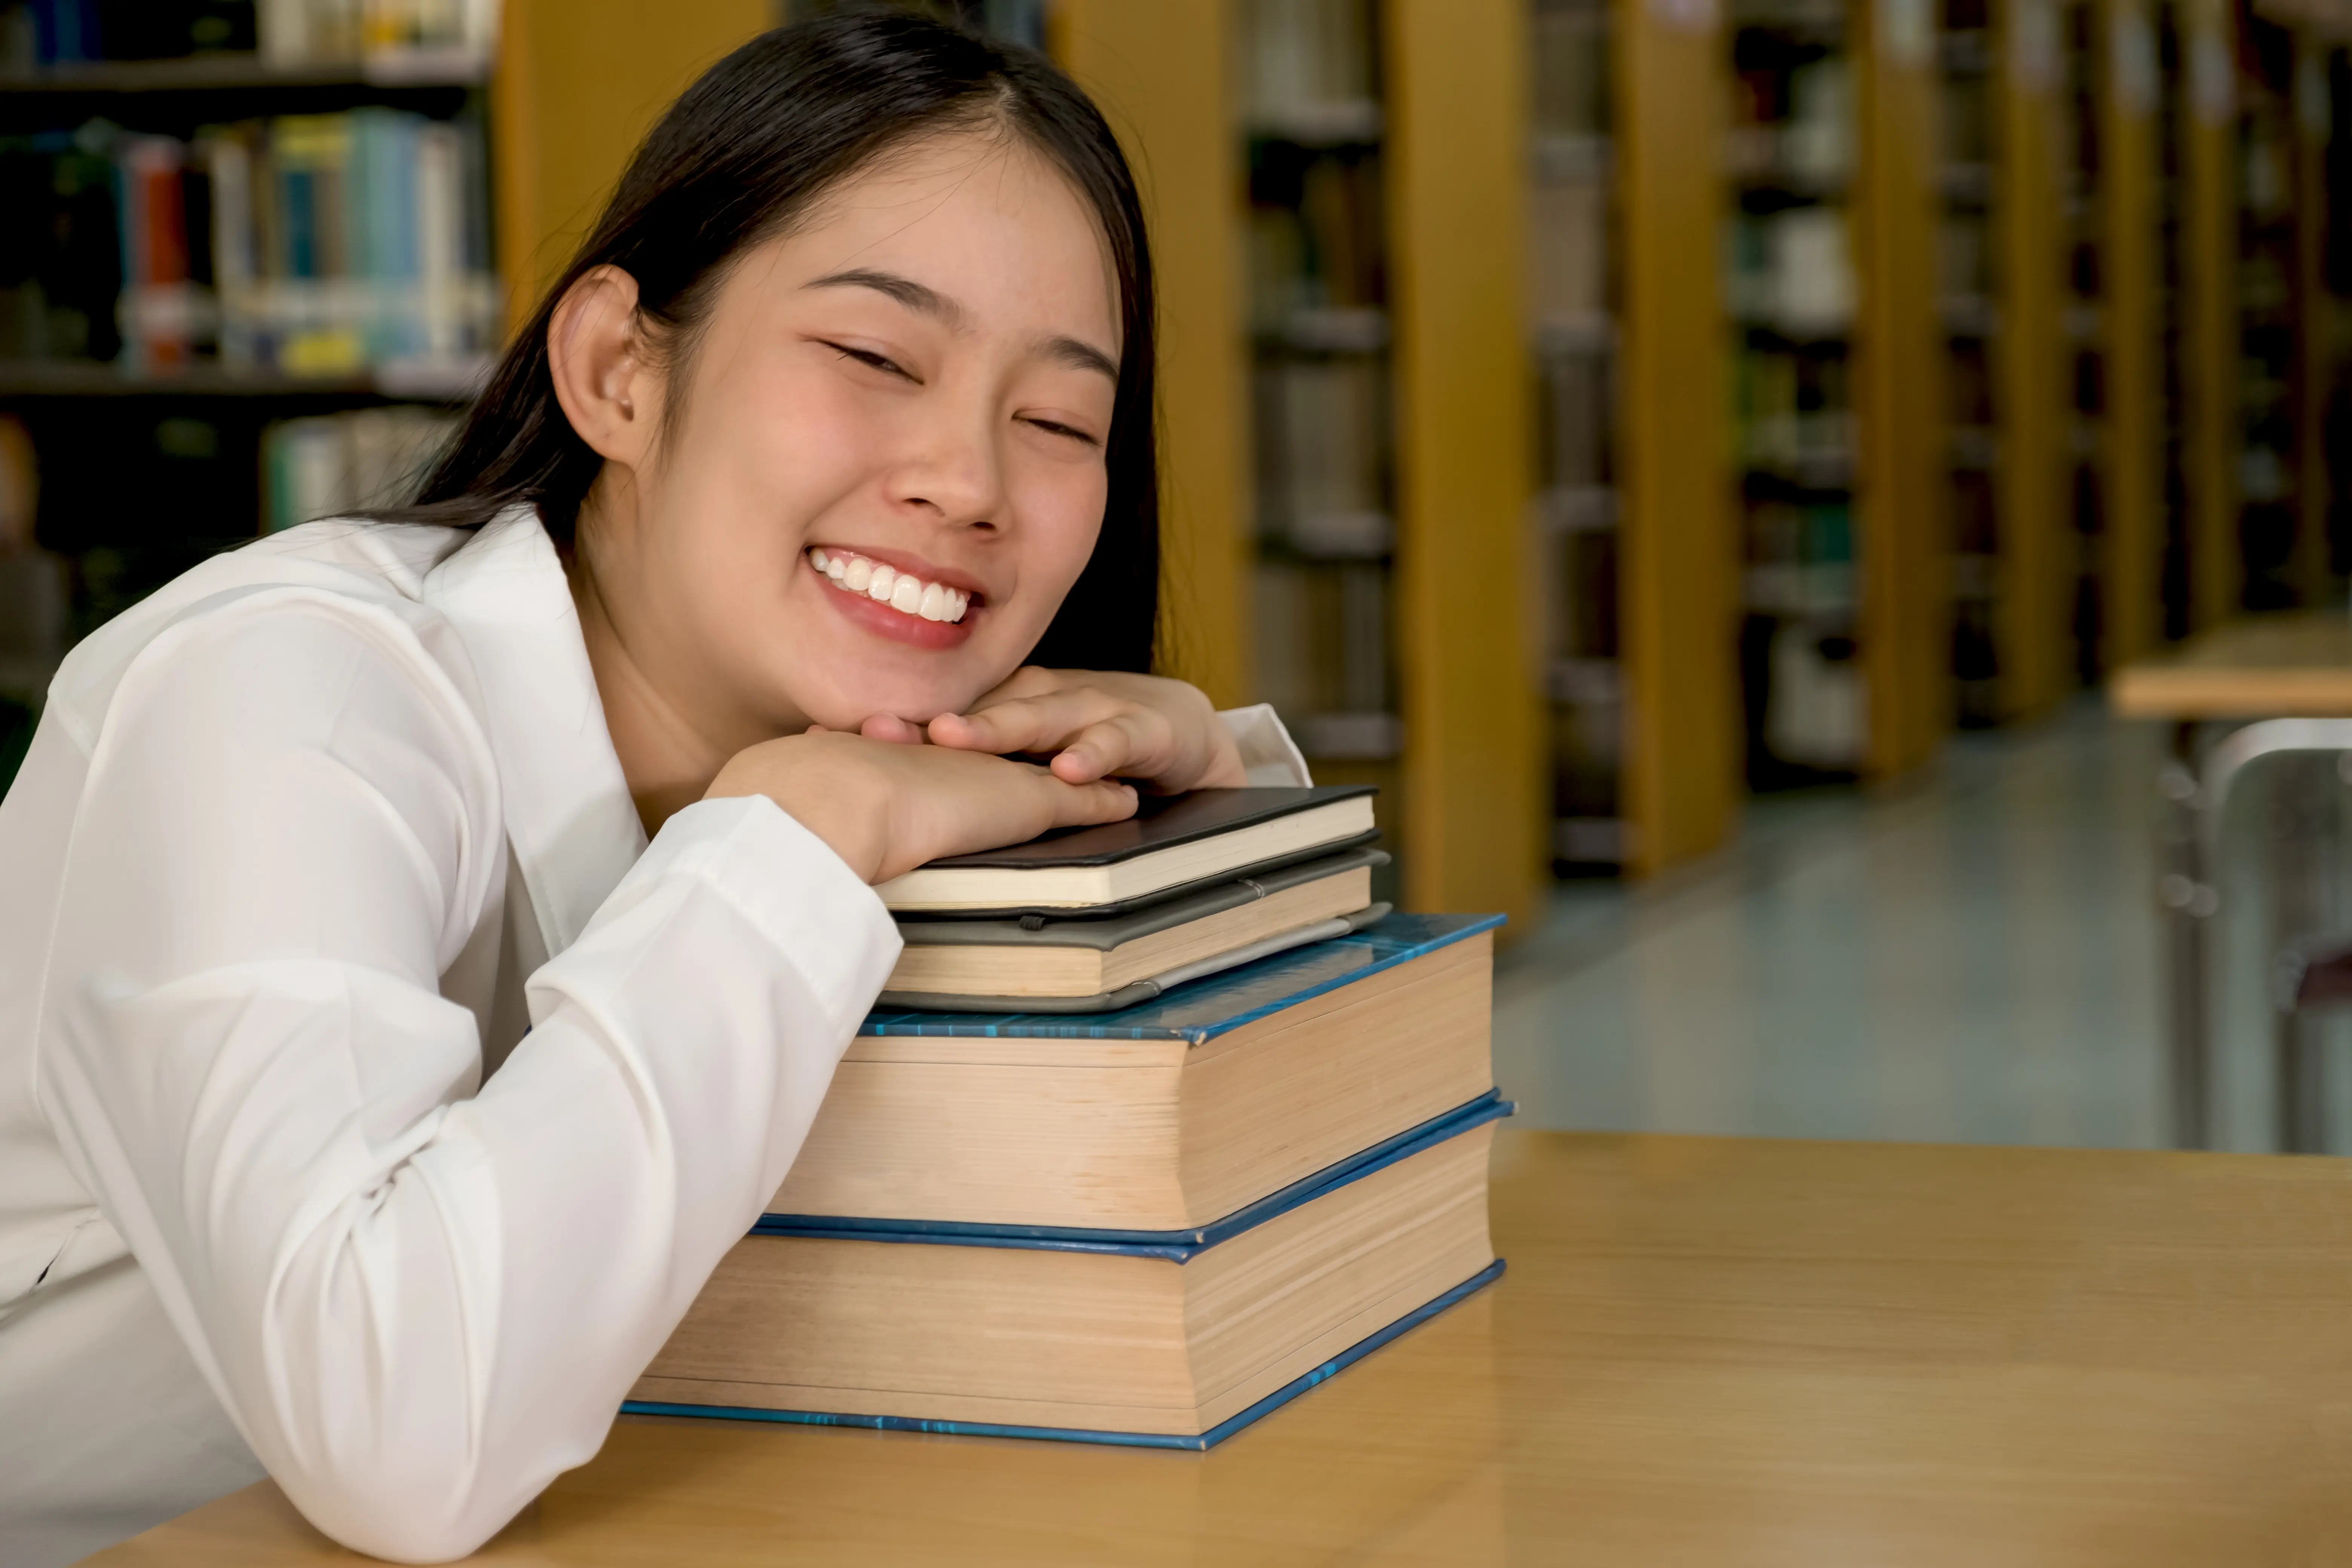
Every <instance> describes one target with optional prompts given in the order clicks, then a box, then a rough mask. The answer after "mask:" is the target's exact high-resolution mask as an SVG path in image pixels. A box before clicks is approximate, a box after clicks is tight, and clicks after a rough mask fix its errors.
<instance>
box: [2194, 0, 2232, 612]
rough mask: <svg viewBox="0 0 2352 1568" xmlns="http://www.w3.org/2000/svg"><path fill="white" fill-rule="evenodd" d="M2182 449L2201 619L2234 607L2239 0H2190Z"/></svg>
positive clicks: (2196, 603)
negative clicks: (2233, 0)
mask: <svg viewBox="0 0 2352 1568" xmlns="http://www.w3.org/2000/svg"><path fill="white" fill-rule="evenodd" d="M2180 18H2181V38H2180V47H2181V51H2182V55H2183V59H2182V72H2181V74H2182V77H2183V79H2184V80H2183V86H2184V88H2185V89H2186V92H2187V97H2188V102H2187V104H2186V109H2187V112H2186V113H2185V114H2184V115H2182V117H2181V134H2182V136H2183V138H2184V139H2185V142H2186V145H2185V146H2184V147H2183V148H2182V150H2181V152H2182V155H2181V174H2182V178H2183V180H2184V181H2185V183H2186V187H2187V188H2186V190H2185V191H2184V192H2183V198H2184V199H2183V203H2182V216H2181V249H2182V255H2181V296H2182V297H2181V302H2180V303H2181V356H2182V364H2181V373H2182V374H2181V385H2182V391H2183V395H2184V406H2183V409H2182V414H2183V417H2184V423H2185V428H2184V429H2183V430H2182V432H2181V439H2182V446H2183V448H2184V450H2183V453H2182V457H2183V459H2184V467H2185V468H2186V469H2187V474H2188V480H2189V624H2190V626H2192V627H2196V628H2202V627H2206V626H2211V625H2213V624H2214V623H2215V622H2216V621H2219V620H2221V619H2223V618H2224V617H2226V616H2231V615H2234V614H2236V613H2237V611H2238V609H2239V607H2240V605H2241V604H2242V599H2243V595H2244V592H2245V558H2244V555H2243V553H2242V551H2241V549H2240V547H2239V542H2238V467H2237V466H2238V453H2239V447H2240V433H2239V410H2238V374H2239V365H2238V359H2239V327H2238V189H2237V185H2238V182H2237V169H2236V164H2237V156H2238V111H2237V72H2238V56H2237V21H2236V16H2235V13H2234V12H2233V11H2232V10H2231V4H2230V0H2181V7H2180Z"/></svg>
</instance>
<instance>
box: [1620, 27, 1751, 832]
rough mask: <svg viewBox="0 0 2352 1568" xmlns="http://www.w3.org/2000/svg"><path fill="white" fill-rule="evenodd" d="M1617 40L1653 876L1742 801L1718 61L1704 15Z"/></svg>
mask: <svg viewBox="0 0 2352 1568" xmlns="http://www.w3.org/2000/svg"><path fill="white" fill-rule="evenodd" d="M1613 32H1614V39H1613V44H1614V51H1615V62H1614V63H1615V68H1616V110H1617V115H1616V124H1615V127H1614V135H1615V144H1616V157H1617V169H1618V172H1619V175H1620V183H1619V187H1618V188H1619V191H1620V195H1619V199H1618V236H1619V243H1620V245H1621V247H1622V249H1621V251H1620V257H1621V268H1620V272H1619V276H1620V277H1621V278H1622V279H1623V292H1622V300H1621V307H1620V316H1619V359H1618V366H1619V373H1618V374H1619V379H1618V386H1617V398H1618V404H1617V407H1618V429H1619V432H1620V435H1619V467H1618V485H1619V489H1620V495H1621V500H1620V507H1619V514H1618V515H1619V519H1620V521H1619V524H1618V529H1619V535H1618V537H1619V541H1620V543H1619V549H1620V551H1621V554H1620V557H1619V566H1618V604H1619V606H1620V609H1619V614H1620V616H1621V620H1620V626H1621V631H1620V634H1619V647H1620V650H1621V657H1622V661H1623V666H1624V677H1625V686H1626V697H1627V701H1626V734H1625V752H1624V755H1625V773H1624V784H1623V800H1624V803H1625V804H1624V807H1623V809H1624V812H1625V816H1626V819H1627V822H1628V824H1629V826H1630V827H1631V834H1630V837H1631V846H1630V848H1631V854H1630V866H1631V868H1632V869H1633V871H1634V872H1636V873H1637V874H1649V873H1654V872H1656V871H1660V870H1663V869H1664V868H1667V867H1669V866H1671V865H1674V864H1675V863H1677V862H1679V861H1682V860H1686V859H1689V858H1692V857H1693V856H1696V855H1699V854H1702V853H1704V852H1706V850H1708V849H1712V848H1714V847H1716V846H1717V845H1718V844H1720V843H1722V842H1723V840H1724V838H1725V837H1727V835H1728V833H1729V832H1730V828H1731V823H1732V816H1733V812H1734V809H1735V805H1736V802H1737V801H1738V798H1739V797H1740V795H1741V794H1742V793H1743V791H1742V789H1741V784H1740V778H1739V765H1740V715H1739V697H1738V657H1737V649H1738V567H1739V540H1738V519H1737V516H1736V514H1735V513H1734V511H1733V510H1732V507H1731V489H1730V487H1731V484H1732V482H1733V480H1732V476H1731V474H1730V471H1729V469H1728V467H1727V464H1726V461H1725V452H1724V444H1723V441H1722V440H1721V438H1720V437H1717V434H1716V431H1717V426H1718V425H1719V424H1720V423H1721V421H1722V418H1723V410H1724V409H1725V408H1726V407H1727V389H1726V386H1725V384H1724V364H1725V354H1726V351H1727V341H1728V340H1727V332H1728V330H1729V328H1728V324H1727V321H1725V319H1724V312H1723V304H1722V285H1721V282H1720V279H1719V276H1718V274H1719V272H1720V268H1721V265H1722V264H1721V262H1720V260H1719V259H1718V258H1719V256H1720V254H1721V249H1722V242H1721V238H1720V230H1721V226H1722V221H1723V219H1722V214H1723V206H1724V191H1723V173H1722V170H1723V153H1722V146H1723V134H1724V132H1723V125H1722V120H1721V114H1722V107H1721V106H1722V104H1723V101H1724V96H1725V91H1724V82H1723V79H1722V77H1723V62H1724V59H1725V58H1726V54H1725V46H1724V41H1723V36H1722V30H1721V27H1720V25H1719V21H1718V18H1717V14H1716V9H1715V7H1713V6H1706V5H1666V4H1662V3H1661V0H1617V3H1616V7H1615V12H1614V21H1613Z"/></svg>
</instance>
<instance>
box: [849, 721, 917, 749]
mask: <svg viewBox="0 0 2352 1568" xmlns="http://www.w3.org/2000/svg"><path fill="white" fill-rule="evenodd" d="M857 732H858V733H859V734H861V735H863V736H865V737H866V739H867V740H869V741H888V742H892V743H893V744H895V745H901V746H919V745H921V744H922V742H923V727H922V726H921V725H920V724H918V723H915V722H913V721H910V720H906V719H901V718H899V717H898V715H896V714H894V713H877V714H876V715H874V717H872V718H871V719H868V720H866V722H864V723H863V724H860V725H859V726H858V727H857Z"/></svg>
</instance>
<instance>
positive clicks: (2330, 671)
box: [2107, 609, 2352, 719]
mask: <svg viewBox="0 0 2352 1568" xmlns="http://www.w3.org/2000/svg"><path fill="white" fill-rule="evenodd" d="M2107 700H2108V701H2109V703H2110V704H2111V705H2112V706H2113V707H2114V709H2115V710H2116V712H2118V713H2121V714H2123V715H2124V716H2126V718H2132V719H2263V718H2269V717H2273V716H2287V717H2294V718H2302V719H2328V718H2338V717H2342V716H2345V715H2347V714H2352V614H2347V612H2346V611H2344V610H2340V609H2339V610H2304V611H2296V612H2294V613H2292V614H2285V615H2274V616H2248V617H2247V618H2245V619H2243V620H2237V621H2230V622H2227V623H2225V624H2223V625H2221V626H2216V627H2214V628H2213V629H2212V630H2211V631H2210V632H2206V633H2203V634H2201V635H2200V636H2197V637H2190V638H2189V640H2188V641H2187V642H2185V643H2183V644H2181V645H2180V647H2178V648H2176V649H2174V650H2172V651H2171V652H2168V653H2163V654H2158V655H2156V656H2154V657H2152V658H2144V659H2140V660H2137V661H2136V662H2134V663H2131V664H2127V665H2126V666H2124V668H2121V669H2119V670H2117V671H2116V674H2115V678H2114V679H2112V680H2111V681H2109V682H2108V685H2107Z"/></svg>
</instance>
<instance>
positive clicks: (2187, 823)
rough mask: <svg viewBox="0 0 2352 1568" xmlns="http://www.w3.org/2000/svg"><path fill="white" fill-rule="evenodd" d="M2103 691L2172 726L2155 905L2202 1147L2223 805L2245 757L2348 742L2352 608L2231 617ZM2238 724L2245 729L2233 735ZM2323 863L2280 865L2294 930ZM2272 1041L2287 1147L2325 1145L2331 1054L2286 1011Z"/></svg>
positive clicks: (2313, 901)
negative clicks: (2325, 1075) (2210, 930)
mask: <svg viewBox="0 0 2352 1568" xmlns="http://www.w3.org/2000/svg"><path fill="white" fill-rule="evenodd" d="M2107 700H2108V703H2109V706H2110V707H2112V708H2113V709H2114V710H2115V711H2116V712H2117V713H2119V714H2121V715H2123V716H2124V717H2126V718H2133V719H2160V720H2163V721H2167V722H2168V723H2170V725H2171V726H2172V747H2171V754H2170V756H2169V757H2168V759H2167V761H2166V763H2165V764H2164V767H2163V768H2162V770H2161V771H2160V772H2159V773H2158V778H2157V790H2158V796H2159V811H2158V822H2157V837H2158V855H2159V857H2160V865H2159V868H2158V883H2157V901H2158V905H2159V906H2160V907H2161V908H2162V909H2163V910H2164V911H2165V916H2166V921H2165V924H2166V933H2167V942H2166V946H2167V949H2168V966H2167V967H2168V974H2167V976H2166V982H2167V988H2168V993H2169V994H2168V998H2167V1010H2168V1013H2169V1015H2170V1033H2171V1054H2172V1106H2173V1110H2172V1116H2173V1136H2174V1142H2178V1143H2180V1144H2181V1145H2183V1146H2185V1147H2189V1148H2201V1147H2206V1146H2209V1145H2210V1143H2211V1142H2212V1141H2213V1134H2214V1129H2213V1108H2212V1091H2211V1083H2212V1080H2213V1076H2214V1073H2213V1065H2212V1060H2211V1058H2212V1048H2213V1047H2212V1038H2211V1026H2210V1010H2211V1006H2212V984H2211V979H2210V966H2211V964H2212V962H2213V959H2212V954H2213V949H2214V946H2215V944H2214V943H2213V942H2211V941H2210V938H2209V936H2208V934H2207V929H2206V928H2207V926H2208V925H2209V924H2210V921H2211V919H2212V917H2213V916H2214V915H2215V914H2216V913H2217V912H2219V910H2220V909H2221V896H2220V868H2219V866H2218V865H2217V864H2216V856H2215V847H2216V846H2217V844H2218V843H2219V842H2220V839H2221V817H2222V807H2223V805H2225V804H2226V798H2227V794H2228V792H2229V789H2230V787H2231V780H2233V779H2234V778H2235V777H2236V776H2237V774H2238V773H2239V772H2240V770H2242V768H2244V767H2245V766H2246V765H2247V764H2249V763H2253V762H2256V761H2258V760H2260V759H2262V758H2263V757H2267V756H2271V755H2274V754H2276V753H2278V752H2293V751H2310V750H2331V749H2336V748H2338V747H2344V748H2352V613H2347V612H2346V611H2344V610H2340V609H2339V610H2309V611H2298V612H2294V613H2292V614H2284V615H2272V616H2249V617H2247V618H2245V619H2243V620H2238V621H2231V622H2229V623H2227V624H2225V625H2223V626H2216V627H2215V628H2214V629H2213V630H2211V631H2210V632H2206V633H2203V634H2201V635H2200V636H2198V637H2191V638H2190V639H2189V641H2187V642H2185V643H2183V644H2181V645H2180V647H2178V648H2175V649H2173V650H2171V651H2170V652H2168V653H2163V654H2159V655H2157V656H2155V657H2153V658H2145V659H2141V660H2139V661H2137V662H2136V663H2133V664H2128V665H2126V666H2125V667H2124V668H2121V669H2119V670H2117V671H2116V674H2115V676H2114V678H2113V679H2111V680H2110V681H2109V682H2108V686H2107ZM2233 725H2235V726H2244V728H2243V729H2241V730H2239V731H2236V732H2235V733H2230V732H2229V731H2228V728H2227V727H2229V726H2233ZM2217 737H2226V738H2218V739H2217ZM2305 815H2317V814H2316V813H2305ZM2304 849H2305V851H2308V850H2309V846H2305V847H2304ZM2317 859H2318V857H2317V855H2316V854H2314V853H2307V852H2306V853H2300V854H2296V855H2290V856H2288V857H2287V858H2285V860H2284V862H2283V869H2284V873H2285V874H2284V876H2283V877H2282V878H2281V879H2280V881H2279V886H2278V889H2276V896H2277V900H2278V903H2279V910H2278V913H2279V914H2280V915H2281V916H2282V917H2283V923H2284V924H2285V925H2286V926H2288V927H2289V928H2291V929H2292V928H2294V927H2296V926H2298V925H2300V924H2302V923H2305V919H2306V916H2307V913H2308V911H2309V910H2312V909H2315V908H2316V907H2317V906H2318V905H2319V904H2320V903H2321V901H2322V900H2321V899H2320V896H2319V892H2320V889H2319V886H2318V884H2317V882H2316V880H2315V876H2316V873H2315V869H2314V867H2315V863H2316V861H2317ZM2276 1048H2277V1057H2278V1062H2277V1079H2276V1081H2277V1086H2278V1091H2277V1110H2276V1120H2277V1122H2278V1137H2279V1147H2280V1148H2282V1149H2290V1150H2298V1151H2311V1150H2315V1149H2318V1148H2320V1147H2321V1146H2322V1129H2321V1125H2320V1123H2321V1121H2322V1114H2321V1112H2322V1108H2323V1107H2324V1105H2325V1104H2326V1089H2325V1087H2324V1085H2323V1084H2322V1082H2321V1074H2322V1071H2323V1068H2324V1063H2325V1053H2324V1051H2322V1050H2321V1049H2319V1048H2318V1047H2316V1046H2315V1045H2314V1043H2313V1042H2312V1041H2311V1040H2310V1039H2309V1038H2308V1037H2307V1032H2306V1031H2305V1028H2304V1027H2303V1026H2302V1025H2301V1023H2300V1022H2299V1021H2297V1020H2295V1019H2294V1018H2292V1017H2289V1018H2284V1019H2283V1020H2282V1021H2281V1024H2280V1027H2279V1030H2278V1037H2277V1041H2276Z"/></svg>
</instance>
